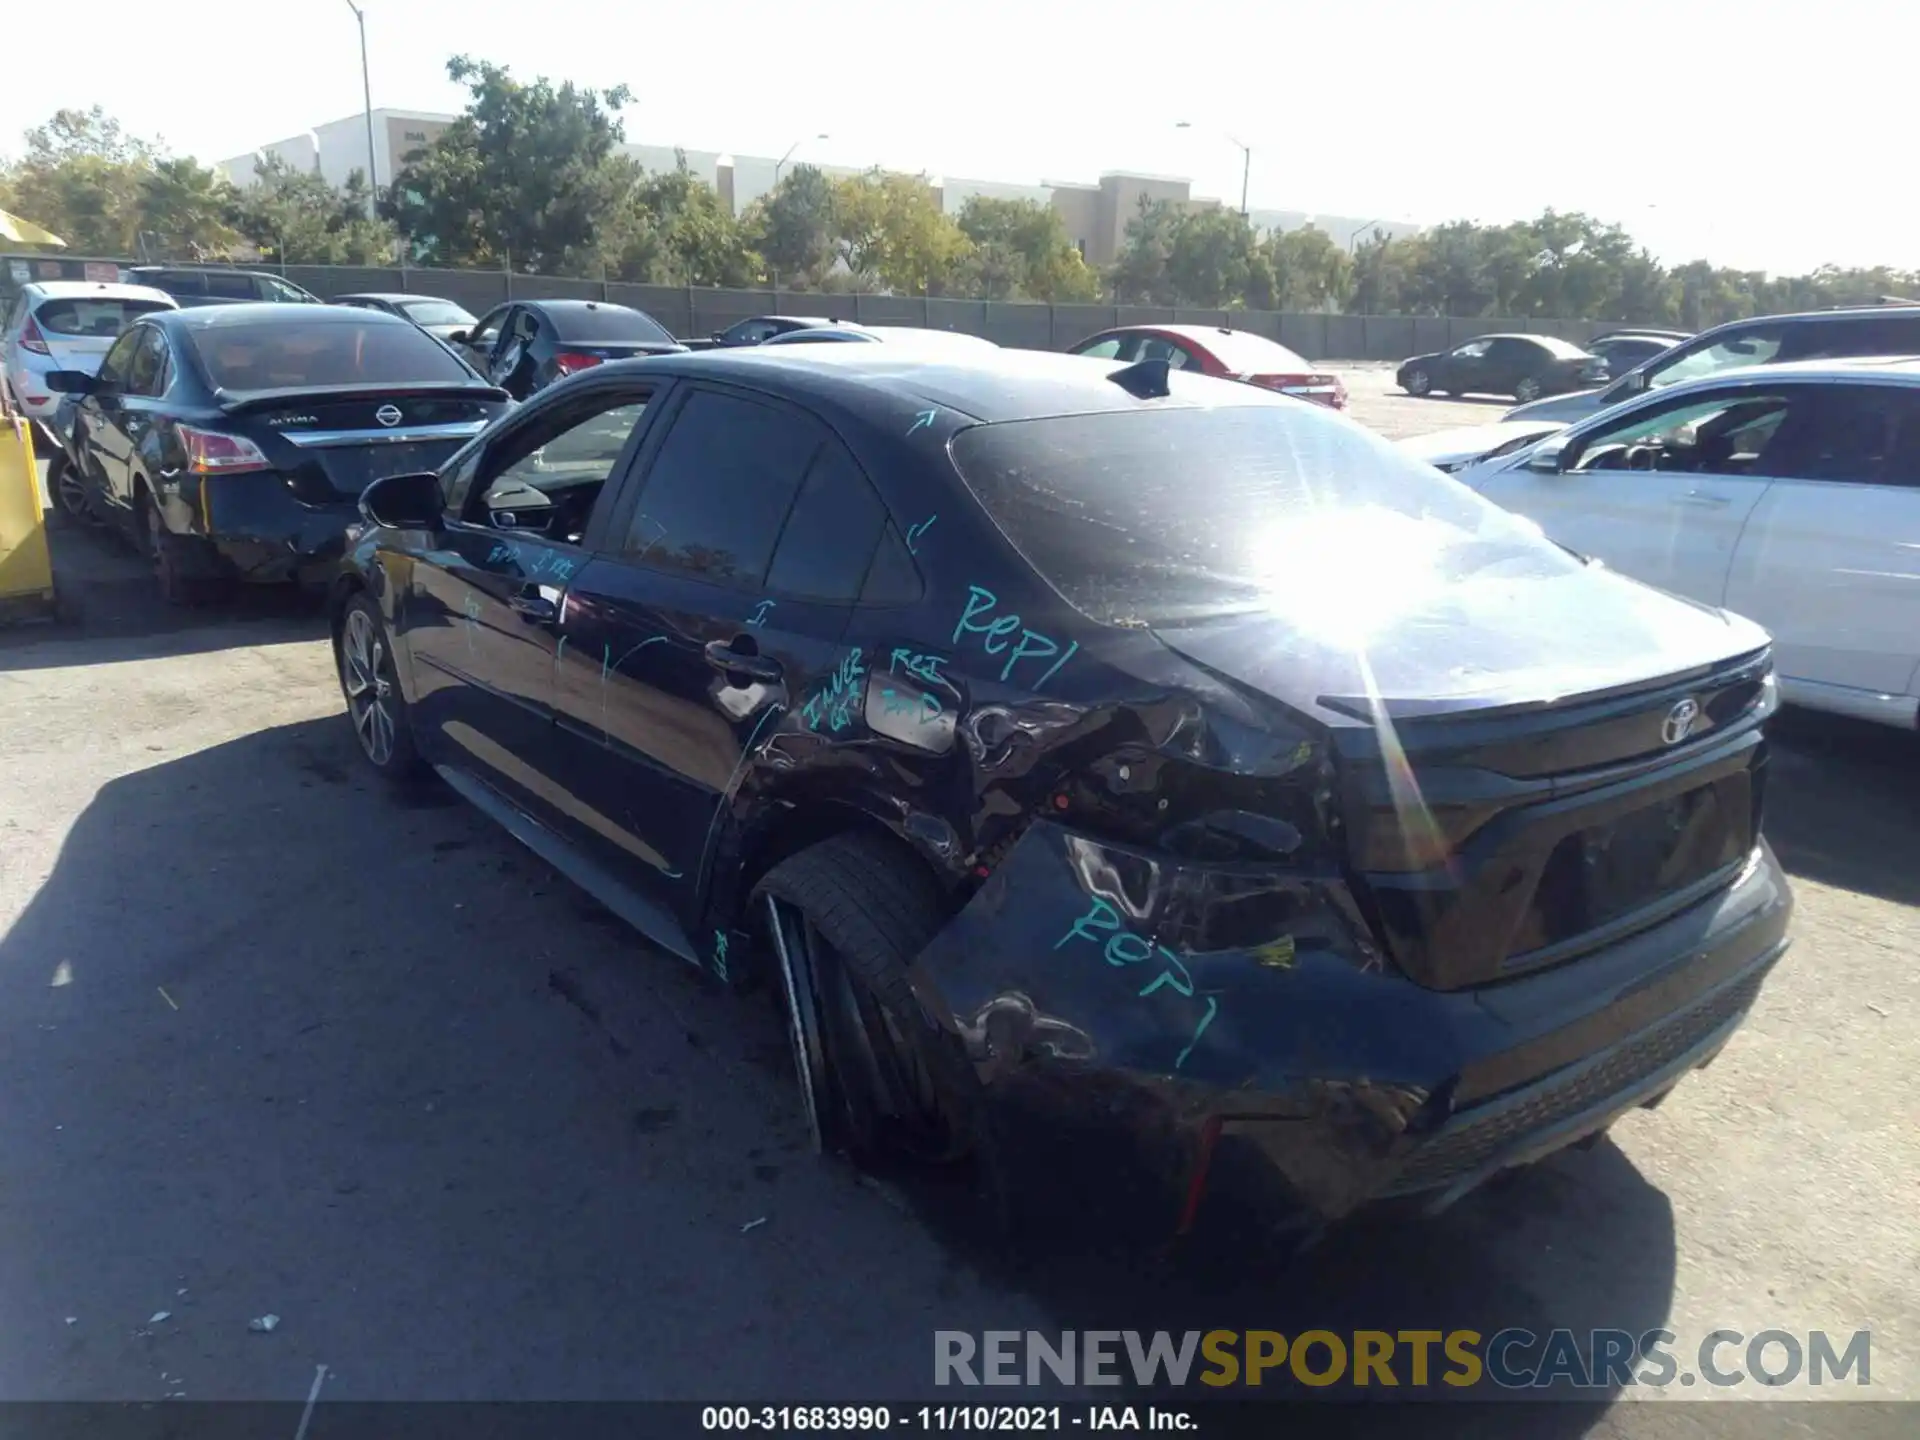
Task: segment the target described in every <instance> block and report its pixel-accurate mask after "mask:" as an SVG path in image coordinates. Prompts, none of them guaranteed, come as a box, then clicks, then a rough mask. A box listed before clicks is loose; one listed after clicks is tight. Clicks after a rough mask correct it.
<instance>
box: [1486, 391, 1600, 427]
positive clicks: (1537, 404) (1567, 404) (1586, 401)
mask: <svg viewBox="0 0 1920 1440" xmlns="http://www.w3.org/2000/svg"><path fill="white" fill-rule="evenodd" d="M1600 393H1601V392H1600V391H1598V390H1576V391H1574V392H1573V393H1572V394H1571V395H1555V396H1552V397H1550V398H1549V399H1546V400H1535V401H1533V402H1532V403H1531V404H1528V405H1516V406H1514V407H1513V409H1511V410H1509V411H1507V413H1506V414H1505V415H1502V416H1501V417H1500V418H1501V419H1502V420H1557V421H1559V422H1560V423H1561V424H1563V425H1571V424H1572V423H1573V422H1574V421H1576V420H1584V419H1586V418H1587V416H1589V415H1592V414H1595V413H1597V412H1598V411H1599V410H1600V409H1602V408H1603V407H1602V406H1601V404H1600Z"/></svg>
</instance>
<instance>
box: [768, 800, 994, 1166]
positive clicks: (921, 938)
mask: <svg viewBox="0 0 1920 1440" xmlns="http://www.w3.org/2000/svg"><path fill="white" fill-rule="evenodd" d="M755 900H756V909H757V912H758V918H759V919H760V920H761V921H762V922H763V924H764V925H765V927H766V930H767V932H768V938H769V940H770V941H771V942H772V945H773V950H774V953H775V956H776V957H777V958H778V960H779V962H780V970H781V977H782V980H783V983H784V988H785V992H786V1003H787V1014H788V1024H789V1028H790V1033H791V1038H792V1041H793V1046H794V1060H795V1066H796V1068H797V1069H798V1070H799V1072H800V1084H801V1090H802V1097H803V1099H804V1101H805V1104H806V1108H807V1118H808V1123H809V1125H810V1127H811V1128H812V1130H813V1133H814V1140H815V1144H816V1145H817V1146H818V1147H819V1148H820V1149H822V1150H843V1151H846V1152H847V1153H848V1154H849V1155H851V1156H852V1157H853V1158H854V1159H855V1160H856V1161H865V1160H870V1159H878V1158H882V1157H890V1156H891V1157H900V1158H905V1159H911V1160H917V1161H923V1162H940V1161H946V1160H951V1159H955V1158H958V1157H959V1156H960V1155H961V1154H962V1153H963V1152H964V1151H965V1149H966V1148H967V1136H968V1133H969V1132H968V1128H967V1125H966V1123H965V1118H964V1107H963V1105H962V1103H961V1101H960V1098H959V1097H960V1093H961V1091H960V1081H959V1076H960V1074H961V1073H962V1066H963V1062H960V1057H959V1056H958V1052H957V1051H956V1050H954V1049H952V1048H951V1045H952V1042H951V1040H950V1039H949V1037H948V1036H947V1035H946V1034H945V1032H943V1031H942V1030H940V1029H938V1028H937V1027H936V1026H935V1025H934V1023H933V1022H932V1020H931V1019H929V1017H928V1016H927V1015H926V1013H925V1011H923V1010H922V1009H921V1007H920V1004H919V1002H918V1001H917V1000H916V999H915V998H914V995H913V991H912V988H911V986H910V985H909V983H908V978H907V967H908V964H909V962H910V961H911V959H912V957H913V956H914V955H915V954H916V953H917V952H918V951H919V950H920V949H921V947H922V946H924V945H925V944H926V942H927V941H928V940H929V939H931V938H932V936H933V934H934V932H935V931H937V930H938V929H939V928H940V925H941V923H942V920H943V918H944V912H943V909H942V906H941V903H940V893H939V887H938V886H937V885H936V884H935V882H934V879H933V876H932V875H931V874H930V873H929V872H928V871H927V870H926V868H925V867H924V866H922V865H921V864H920V863H919V862H918V861H917V860H915V859H914V858H912V857H911V856H909V855H907V854H905V853H903V852H902V851H901V850H900V849H899V848H898V847H896V846H894V845H892V844H890V843H888V842H887V841H885V840H882V839H879V838H878V837H874V836H868V835H860V834H851V835H840V836H835V837H834V838H832V839H829V840H825V841H822V842H821V843H820V844H818V845H815V846H812V847H811V848H809V849H807V850H803V851H801V852H800V853H799V854H798V855H794V856H792V857H790V858H789V859H787V860H784V861H782V862H781V863H780V864H779V865H776V866H775V867H774V868H773V869H772V870H771V871H769V872H768V874H767V877H766V878H765V879H764V880H763V881H761V883H760V886H759V888H758V889H757V890H756V892H755ZM956 1062H960V1063H956Z"/></svg>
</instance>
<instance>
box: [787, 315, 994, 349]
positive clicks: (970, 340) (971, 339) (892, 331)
mask: <svg viewBox="0 0 1920 1440" xmlns="http://www.w3.org/2000/svg"><path fill="white" fill-rule="evenodd" d="M836 340H837V341H841V342H843V343H844V342H848V341H851V342H854V343H860V342H863V341H864V342H866V343H868V344H872V343H875V342H881V343H884V344H888V345H921V346H926V347H928V348H930V349H935V350H938V349H942V348H948V349H955V350H997V349H999V348H1000V347H999V346H997V345H995V344H994V343H993V341H991V340H988V339H985V338H983V337H982V336H979V335H968V334H966V333H965V332H964V331H960V330H935V329H931V328H928V327H925V326H919V325H856V324H854V323H853V322H852V321H850V320H836V321H834V322H833V323H832V324H831V325H815V326H812V327H810V328H808V329H805V330H788V331H786V332H785V333H784V334H780V335H774V336H770V337H769V338H768V339H766V340H763V341H762V342H761V343H760V348H761V349H763V350H764V349H766V348H767V347H768V346H769V345H780V346H786V345H819V344H824V343H827V342H831V341H836Z"/></svg>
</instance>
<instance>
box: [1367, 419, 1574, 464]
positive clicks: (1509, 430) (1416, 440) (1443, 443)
mask: <svg viewBox="0 0 1920 1440" xmlns="http://www.w3.org/2000/svg"><path fill="white" fill-rule="evenodd" d="M1565 428H1566V427H1565V426H1563V425H1561V424H1560V423H1559V422H1557V421H1554V420H1501V421H1498V422H1497V423H1495V424H1492V425H1467V426H1462V427H1461V428H1459V429H1456V430H1436V431H1434V432H1433V433H1432V434H1431V435H1415V436H1413V437H1411V438H1410V439H1406V440H1396V441H1394V444H1395V445H1397V446H1398V447H1399V448H1400V453H1401V454H1403V455H1409V456H1412V457H1413V458H1414V459H1415V460H1420V461H1423V462H1425V463H1426V464H1428V465H1431V466H1433V468H1434V469H1436V470H1441V471H1444V472H1445V473H1447V474H1449V475H1451V474H1452V473H1453V472H1454V471H1456V470H1459V469H1461V468H1463V467H1465V466H1468V465H1471V464H1473V463H1475V462H1476V461H1480V460H1492V459H1494V458H1495V457H1497V456H1500V455H1511V454H1512V453H1513V452H1514V451H1516V450H1522V449H1525V448H1527V447H1528V446H1531V445H1533V444H1534V443H1536V442H1537V441H1539V440H1541V439H1543V438H1544V437H1546V436H1548V435H1551V434H1553V432H1554V431H1556V430H1562V429H1565Z"/></svg>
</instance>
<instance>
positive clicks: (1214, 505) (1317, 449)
mask: <svg viewBox="0 0 1920 1440" xmlns="http://www.w3.org/2000/svg"><path fill="white" fill-rule="evenodd" d="M952 453H953V458H954V463H955V464H956V466H958V468H959V470H960V473H961V476H962V478H963V479H964V480H965V481H966V483H967V486H968V488H969V489H970V490H972V491H973V493H974V495H975V496H976V497H978V499H979V501H980V503H981V504H982V505H983V506H984V507H985V508H986V510H987V512H988V514H990V515H991V516H992V517H993V519H994V521H995V522H996V523H997V524H998V525H999V526H1000V528H1001V530H1002V531H1003V532H1004V533H1005V534H1006V536H1007V538H1008V539H1009V540H1011V541H1012V542H1013V544H1014V546H1015V548H1017V549H1018V550H1019V551H1020V552H1021V553H1022V554H1023V555H1024V556H1025V557H1026V559H1027V561H1028V563H1030V564H1031V565H1032V566H1033V567H1034V568H1035V569H1036V570H1037V571H1039V573H1040V575H1041V576H1042V577H1043V578H1044V579H1045V580H1046V581H1047V582H1048V583H1049V584H1051V585H1052V586H1053V588H1054V589H1055V590H1057V591H1059V592H1060V594H1061V595H1062V596H1064V597H1065V598H1066V600H1067V602H1068V603H1069V604H1070V605H1072V606H1073V607H1074V608H1075V609H1076V610H1079V611H1080V612H1081V613H1082V614H1084V615H1086V616H1087V617H1089V618H1090V619H1093V620H1096V621H1099V622H1100V623H1102V624H1108V625H1143V624H1144V625H1166V624H1175V623H1179V622H1183V621H1190V620H1196V619H1201V618H1204V617H1207V616H1213V615H1221V614H1230V613H1245V612H1249V611H1274V612H1277V613H1281V614H1284V615H1289V616H1293V617H1296V618H1310V617H1312V616H1314V615H1315V614H1317V613H1321V612H1327V611H1329V610H1341V609H1346V610H1349V611H1351V610H1365V609H1366V608H1367V606H1368V604H1369V602H1370V601H1384V599H1385V598H1392V599H1393V600H1394V601H1395V602H1396V604H1397V603H1398V602H1399V601H1400V600H1402V599H1404V598H1405V596H1406V595H1407V593H1408V588H1409V587H1410V586H1414V585H1434V586H1440V585H1444V584H1448V583H1452V582H1453V581H1455V580H1457V579H1458V578H1460V577H1463V576H1465V575H1468V574H1474V573H1480V572H1484V571H1486V570H1488V569H1489V568H1490V567H1502V568H1503V569H1505V570H1506V571H1508V572H1509V573H1511V574H1513V575H1514V576H1515V577H1520V576H1532V575H1538V574H1542V573H1556V566H1557V565H1558V559H1557V557H1556V554H1555V552H1553V550H1552V547H1551V546H1550V545H1548V544H1547V542H1545V541H1544V540H1542V539H1541V538H1540V537H1539V534H1538V532H1537V531H1536V530H1534V529H1533V528H1532V527H1531V526H1529V525H1528V523H1527V522H1525V521H1522V520H1519V519H1516V518H1515V517H1513V516H1511V515H1508V514H1507V513H1506V512H1505V511H1503V510H1500V509H1499V508H1498V507H1496V506H1494V505H1492V504H1490V503H1488V502H1487V501H1485V500H1482V499H1481V498H1480V497H1479V496H1477V495H1475V494H1474V493H1473V492H1472V491H1470V490H1468V489H1466V488H1465V487H1464V486H1462V485H1460V484H1458V483H1456V482H1455V481H1453V480H1450V479H1448V478H1447V477H1446V476H1444V475H1442V474H1441V473H1440V472H1439V471H1437V470H1434V469H1432V468H1431V467H1429V466H1427V465H1424V464H1422V463H1420V462H1419V461H1417V460H1414V459H1411V458H1410V457H1408V456H1406V455H1403V454H1401V453H1400V451H1399V450H1398V449H1397V448H1396V447H1395V446H1393V445H1392V444H1391V443H1389V442H1388V441H1385V440H1382V439H1380V438H1379V437H1377V436H1375V435H1373V434H1371V433H1370V432H1368V431H1365V430H1362V429H1361V428H1360V427H1359V426H1357V425H1353V424H1350V423H1348V422H1346V421H1344V420H1342V419H1340V418H1339V417H1338V416H1334V415H1331V414H1329V415H1325V416H1322V415H1320V414H1319V413H1318V412H1317V411H1315V410H1313V409H1312V407H1309V406H1304V405H1247V406H1234V407H1227V408H1221V409H1192V410H1126V411H1108V412H1103V413H1099V414H1092V415H1071V416H1060V417H1054V418H1049V419H1044V420H1018V421H1010V422H1006V423H1002V424H996V425H979V426H975V427H973V428H972V429H969V430H964V431H962V432H961V433H960V434H959V435H958V436H956V437H955V439H954V442H953V447H952Z"/></svg>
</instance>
